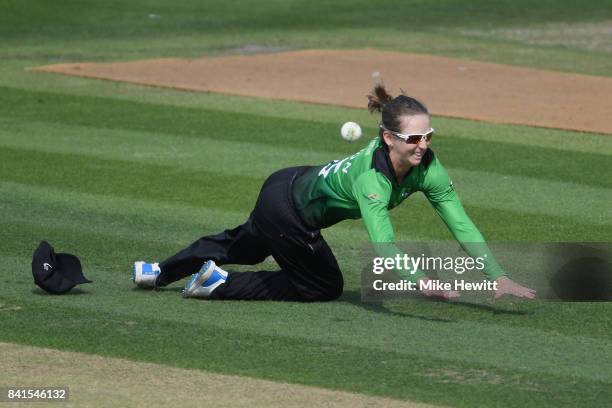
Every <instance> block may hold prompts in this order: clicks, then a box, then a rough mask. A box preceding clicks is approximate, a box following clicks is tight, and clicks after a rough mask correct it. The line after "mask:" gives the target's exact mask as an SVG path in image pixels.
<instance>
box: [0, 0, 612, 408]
mask: <svg viewBox="0 0 612 408" xmlns="http://www.w3.org/2000/svg"><path fill="white" fill-rule="evenodd" d="M125 3H126V2H119V1H106V2H94V1H76V0H72V1H68V0H64V1H60V2H53V4H51V3H49V2H46V1H16V0H8V1H5V2H3V3H2V4H0V242H2V245H1V246H0V260H1V262H0V276H2V285H1V286H2V288H1V289H0V328H1V330H0V342H9V343H16V344H21V345H30V346H38V347H48V348H55V349H59V350H68V351H79V352H85V353H91V354H96V355H100V356H107V357H119V358H125V359H128V360H133V361H139V362H149V363H158V364H162V365H166V366H168V367H174V368H189V369H196V370H202V371H203V372H204V371H208V372H213V373H221V374H237V375H243V376H249V377H253V378H260V379H268V380H273V381H282V382H289V383H295V384H303V385H310V386H317V387H323V388H329V389H336V390H343V391H350V392H356V393H360V394H367V395H371V396H384V397H392V398H396V399H400V400H411V401H419V402H426V403H431V404H439V405H447V406H457V407H459V406H460V407H476V406H482V407H514V406H525V407H532V406H533V407H540V406H584V407H587V406H588V407H596V406H601V407H603V406H609V403H610V401H612V317H611V316H612V307H611V305H610V304H608V303H580V304H579V303H551V302H544V301H535V302H531V303H525V302H516V301H512V300H505V301H501V302H496V303H493V302H491V303H488V304H485V305H478V306H474V305H470V304H461V303H459V304H453V305H449V304H445V303H437V302H428V303H416V302H410V303H396V302H388V303H384V304H380V305H379V304H365V303H361V302H360V295H359V270H360V265H359V263H358V262H357V261H356V259H357V256H356V255H358V253H359V251H360V249H361V248H362V247H363V245H364V244H365V243H366V242H367V235H366V233H365V230H364V229H363V227H362V224H361V222H360V221H354V222H343V223H341V224H339V225H337V226H334V227H332V228H331V229H329V230H326V231H325V233H324V234H325V237H326V239H327V240H328V242H329V243H330V245H331V247H332V248H333V249H334V252H335V254H336V256H337V258H338V260H339V263H340V266H341V268H342V269H343V271H344V277H345V281H346V287H345V294H344V295H343V297H342V298H341V299H340V300H339V301H336V302H332V303H324V304H297V303H275V302H205V301H194V300H184V299H182V298H181V297H180V295H179V293H180V285H176V286H170V287H168V288H167V289H165V290H160V291H157V292H154V293H151V292H143V291H139V290H135V289H133V288H132V284H131V282H130V280H129V270H130V267H131V262H133V261H134V260H138V259H160V258H165V257H166V256H169V255H172V254H173V253H174V252H175V251H177V250H179V249H181V248H183V247H184V246H186V245H187V244H189V243H191V242H192V241H193V240H195V239H196V238H198V237H199V236H201V235H204V234H208V233H213V232H218V231H220V230H222V229H224V228H228V227H233V226H235V225H237V224H238V223H241V222H242V221H244V219H245V218H246V217H247V215H248V213H249V211H250V210H251V208H252V206H253V203H254V200H255V198H256V196H257V193H258V191H259V187H260V185H261V182H262V181H263V180H264V178H265V177H266V176H267V175H268V174H270V173H271V172H272V171H274V170H276V169H278V168H281V167H285V166H292V165H299V164H317V163H324V162H326V161H329V160H331V159H336V158H341V157H343V156H345V155H347V154H348V153H351V152H354V151H355V150H357V149H358V148H360V145H359V146H357V145H356V144H348V143H345V142H343V141H342V140H341V139H340V137H339V136H338V131H339V126H340V124H341V123H343V122H344V121H346V120H355V121H358V122H360V123H362V124H363V125H364V130H365V134H366V135H367V136H373V135H375V125H376V121H377V118H376V117H373V116H370V115H368V114H367V112H366V111H365V109H363V110H351V109H343V108H334V107H329V106H317V105H306V104H299V103H291V102H275V101H267V100H259V99H250V98H240V97H230V96H224V95H215V94H198V93H184V92H179V91H172V90H164V89H153V88H144V87H139V86H135V85H129V84H119V83H112V82H106V81H95V80H86V79H82V78H69V77H62V76H54V75H48V74H34V73H31V72H28V71H27V70H26V68H27V67H32V66H37V65H43V64H50V63H55V62H69V61H70V62H78V61H104V60H105V61H112V60H129V59H138V58H145V57H149V58H152V57H158V56H196V55H197V56H200V55H217V54H226V53H236V52H240V49H243V48H244V47H247V46H249V45H251V46H252V45H253V44H257V45H260V46H262V47H286V48H288V49H294V48H315V47H316V48H360V47H364V46H368V47H377V48H381V49H394V50H400V51H411V52H421V53H432V54H437V55H447V56H460V57H464V58H472V59H478V60H483V61H494V62H499V63H507V64H516V65H522V66H531V67H538V68H546V69H555V70H561V71H568V72H579V73H586V74H593V75H603V76H610V75H612V54H610V50H609V49H608V48H606V47H607V45H606V44H609V43H605V40H606V38H603V42H602V41H600V42H597V43H596V44H595V46H589V47H585V46H584V43H582V42H581V43H569V45H559V44H552V45H549V43H548V42H546V41H545V40H542V41H540V42H537V41H535V42H534V41H532V37H521V36H518V37H517V36H508V35H506V34H504V33H507V32H509V31H499V30H520V31H521V32H525V30H527V31H528V30H533V33H535V34H534V35H537V34H538V33H541V32H542V30H541V27H542V26H546V27H547V30H548V31H546V36H550V32H549V30H551V28H550V27H553V28H552V29H554V27H561V28H559V30H565V29H566V28H567V27H572V26H574V25H576V26H584V25H588V24H591V25H599V26H609V25H610V21H611V20H612V2H610V1H602V0H596V1H590V2H589V3H588V6H587V5H580V4H578V3H576V2H573V1H569V0H564V1H540V2H535V3H534V2H532V1H529V2H527V1H524V0H519V1H512V2H510V1H498V2H489V1H484V0H482V1H452V0H444V1H384V2H372V1H352V2H348V1H341V2H326V1H323V0H315V1H310V2H298V1H267V2H251V1H249V2H246V1H245V2H237V4H236V3H234V2H227V1H225V2H221V1H207V2H204V4H201V3H202V2H197V1H192V0H189V1H183V2H179V3H178V4H177V2H174V3H172V4H171V5H170V4H169V3H167V2H163V1H144V0H143V1H130V2H127V3H128V4H125ZM255 3H257V4H255ZM322 10H325V12H322ZM526 10H528V11H526ZM151 14H154V15H156V16H158V17H159V18H157V17H150V15H151ZM555 24H556V25H555ZM496 30H498V31H496ZM546 38H548V37H546ZM608 41H609V38H608ZM590 44H592V43H590ZM600 44H603V45H600ZM367 86H369V84H367ZM398 86H400V84H398ZM433 121H434V123H433V125H434V127H435V128H436V129H439V135H437V136H436V139H435V141H434V144H433V146H432V148H433V149H434V150H435V151H436V153H437V154H438V155H439V157H440V158H441V160H442V161H443V163H444V164H445V166H446V167H447V168H448V170H449V172H450V174H451V176H452V178H453V180H454V183H455V186H456V189H457V191H458V192H459V194H460V197H461V198H462V201H463V203H464V205H465V207H466V209H467V211H468V213H469V214H470V216H471V217H472V219H473V220H474V221H475V223H476V225H478V226H479V228H480V229H481V231H482V232H483V234H484V235H485V236H486V237H487V238H488V239H489V240H490V241H498V242H500V241H517V242H551V241H552V242H564V241H570V242H578V241H601V242H609V241H610V238H611V237H612V206H610V203H611V202H612V178H611V177H610V174H612V136H610V135H597V134H581V133H574V132H564V131H560V130H546V129H536V128H528V127H521V126H502V125H492V124H486V123H478V122H471V121H465V120H456V119H453V120H451V119H444V118H434V119H433ZM364 143H365V142H364ZM415 214H418V215H415ZM392 217H393V222H394V227H395V229H396V231H397V236H398V238H399V239H400V240H409V239H416V240H430V239H431V240H433V239H436V240H437V239H448V238H450V236H449V234H448V232H447V230H446V229H445V227H444V225H443V223H442V222H441V221H440V220H439V219H437V216H436V215H435V213H434V212H433V210H431V209H430V208H429V204H428V203H427V202H426V200H425V199H424V198H423V197H420V196H415V197H411V198H410V200H408V201H407V202H406V203H405V204H404V205H403V206H400V207H399V208H398V209H396V210H394V211H393V213H392ZM41 239H48V240H49V241H50V242H51V243H52V244H53V245H54V246H55V247H56V249H58V250H59V251H60V252H70V253H76V254H78V255H79V257H80V258H81V260H82V262H83V265H84V270H85V274H86V275H87V276H88V277H89V278H90V279H92V280H94V281H95V283H94V284H92V285H88V286H83V287H82V289H77V290H73V291H72V292H71V294H70V295H67V296H62V297H57V296H47V295H44V294H43V293H42V292H41V291H39V290H38V289H36V288H35V286H34V285H33V283H32V279H31V274H30V262H31V255H32V251H33V250H34V248H35V247H36V245H37V244H38V242H39V241H40V240H41ZM266 267H273V265H272V264H271V263H270V262H267V264H266ZM242 269H244V268H242ZM24 358H27V356H24ZM2 364H4V363H0V368H1V367H2ZM2 371H4V370H2ZM5 385H6V386H9V385H16V384H12V383H11V378H10V377H6V376H2V375H0V386H5ZM230 388H231V385H230ZM237 391H239V390H237Z"/></svg>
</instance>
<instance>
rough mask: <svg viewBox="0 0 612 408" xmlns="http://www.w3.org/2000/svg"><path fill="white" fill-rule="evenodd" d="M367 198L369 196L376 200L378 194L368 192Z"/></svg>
mask: <svg viewBox="0 0 612 408" xmlns="http://www.w3.org/2000/svg"><path fill="white" fill-rule="evenodd" d="M368 198H369V199H370V200H378V198H379V195H378V194H376V193H372V194H368Z"/></svg>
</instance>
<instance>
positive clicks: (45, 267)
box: [43, 262, 53, 271]
mask: <svg viewBox="0 0 612 408" xmlns="http://www.w3.org/2000/svg"><path fill="white" fill-rule="evenodd" d="M52 268H53V266H51V265H50V264H48V263H46V262H45V263H44V264H43V269H44V270H45V271H48V270H49V269H52Z"/></svg>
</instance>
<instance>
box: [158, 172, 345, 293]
mask: <svg viewBox="0 0 612 408" xmlns="http://www.w3.org/2000/svg"><path fill="white" fill-rule="evenodd" d="M307 169H308V167H292V168H288V169H283V170H280V171H277V172H276V173H274V174H272V175H271V176H270V177H268V179H267V180H266V181H265V182H264V185H263V187H262V188H261V191H260V193H259V197H258V199H257V203H256V205H255V209H254V210H253V211H252V212H251V215H250V216H249V218H248V219H247V221H246V222H245V223H244V224H242V225H240V226H238V227H236V228H234V229H228V230H225V231H223V232H221V233H220V234H216V235H210V236H204V237H202V238H200V239H198V240H197V241H196V242H194V243H193V244H191V245H190V246H189V247H187V248H185V249H183V250H182V251H180V252H178V253H177V254H176V255H174V256H172V257H170V258H168V259H166V260H165V261H163V262H162V263H161V264H160V269H161V274H160V276H159V278H158V281H157V283H158V285H160V286H165V285H167V284H169V283H171V282H174V281H177V280H179V279H182V278H184V277H186V276H189V275H191V274H193V273H196V272H197V271H198V270H199V269H200V267H201V266H202V264H203V263H204V262H205V261H207V260H209V259H212V260H213V261H215V263H216V264H217V265H225V264H239V265H255V264H258V263H260V262H262V261H263V260H264V259H265V258H266V257H268V256H269V255H271V256H272V257H273V258H274V260H275V261H276V262H277V263H278V265H279V266H280V270H278V271H256V272H232V271H228V279H227V281H226V283H224V284H222V285H221V286H219V287H218V288H217V289H215V291H214V292H213V293H212V296H211V298H216V299H258V300H292V301H326V300H333V299H336V298H338V297H339V296H340V295H341V294H342V288H343V285H344V281H343V278H342V273H341V272H340V268H339V267H338V262H337V261H336V258H335V257H334V254H333V253H332V251H331V249H330V248H329V246H328V245H327V243H326V242H325V240H324V239H323V237H322V236H321V232H320V230H318V229H312V228H310V227H308V226H307V225H305V224H304V222H303V221H302V220H301V219H300V218H299V216H298V215H297V213H296V210H295V207H294V205H293V199H292V196H291V187H292V184H293V181H294V180H295V179H296V178H297V177H298V176H299V175H300V174H302V173H303V172H304V171H305V170H307Z"/></svg>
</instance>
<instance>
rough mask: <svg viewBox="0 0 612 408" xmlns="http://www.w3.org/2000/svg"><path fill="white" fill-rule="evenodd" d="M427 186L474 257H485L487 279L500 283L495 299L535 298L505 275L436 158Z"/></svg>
mask: <svg viewBox="0 0 612 408" xmlns="http://www.w3.org/2000/svg"><path fill="white" fill-rule="evenodd" d="M424 187H425V188H424V189H423V192H424V193H425V196H426V197H427V199H428V200H429V202H430V203H431V205H432V206H433V207H434V209H435V210H436V212H437V213H438V215H439V216H440V218H442V220H443V221H444V223H445V224H446V226H447V227H448V229H449V230H450V232H451V234H453V236H454V237H455V239H456V240H457V242H459V243H460V245H461V246H462V247H463V249H464V250H465V251H466V252H467V253H468V254H469V255H470V256H471V257H472V258H477V257H484V258H485V262H484V263H485V270H484V273H485V276H486V278H487V279H488V280H490V281H495V282H497V290H496V293H495V298H499V297H501V296H504V295H513V296H518V297H526V298H529V299H533V298H535V291H534V290H532V289H529V288H527V287H524V286H521V285H519V284H518V283H516V282H514V281H512V280H511V279H510V278H508V277H507V276H506V274H505V272H504V271H503V270H502V268H501V266H500V265H499V263H498V262H497V261H496V259H495V257H494V256H493V254H492V253H491V251H490V249H489V247H488V246H487V244H486V242H485V239H484V237H483V236H482V234H481V233H480V231H479V230H478V228H476V226H475V225H474V223H473V222H472V220H471V219H470V217H469V216H468V215H467V214H466V212H465V210H464V208H463V206H462V205H461V202H460V200H459V197H458V196H457V193H456V192H455V189H454V187H453V184H452V182H451V181H450V178H449V177H448V173H447V172H446V170H445V169H444V167H442V165H441V164H440V162H439V161H437V159H435V160H434V162H433V163H432V165H431V167H430V169H429V170H428V175H427V176H426V183H425V185H424Z"/></svg>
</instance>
